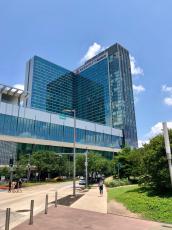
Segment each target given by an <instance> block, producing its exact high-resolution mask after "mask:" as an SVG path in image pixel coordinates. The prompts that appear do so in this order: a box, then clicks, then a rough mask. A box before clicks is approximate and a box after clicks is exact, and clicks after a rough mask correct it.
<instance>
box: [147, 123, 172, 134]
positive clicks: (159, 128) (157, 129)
mask: <svg viewBox="0 0 172 230" xmlns="http://www.w3.org/2000/svg"><path fill="white" fill-rule="evenodd" d="M167 127H168V128H169V129H171V128H172V121H168V122H167ZM160 133H162V122H158V123H156V124H155V125H154V126H152V127H151V129H150V131H149V132H148V133H147V134H146V136H147V137H148V138H152V137H155V136H157V135H158V134H160Z"/></svg>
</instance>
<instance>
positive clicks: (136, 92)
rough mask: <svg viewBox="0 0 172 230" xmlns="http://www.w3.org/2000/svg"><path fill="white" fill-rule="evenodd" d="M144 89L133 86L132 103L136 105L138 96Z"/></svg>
mask: <svg viewBox="0 0 172 230" xmlns="http://www.w3.org/2000/svg"><path fill="white" fill-rule="evenodd" d="M145 90H146V89H145V88H144V86H143V85H134V84H133V93H134V102H135V103H137V102H138V100H139V98H138V95H139V94H141V93H143V92H144V91H145Z"/></svg>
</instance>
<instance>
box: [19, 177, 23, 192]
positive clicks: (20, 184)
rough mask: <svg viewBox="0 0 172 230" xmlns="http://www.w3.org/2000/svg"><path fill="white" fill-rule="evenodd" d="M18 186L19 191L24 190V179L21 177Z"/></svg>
mask: <svg viewBox="0 0 172 230" xmlns="http://www.w3.org/2000/svg"><path fill="white" fill-rule="evenodd" d="M18 186H19V187H18V188H19V191H20V192H22V179H21V178H20V179H19V181H18Z"/></svg>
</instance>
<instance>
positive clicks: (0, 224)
mask: <svg viewBox="0 0 172 230" xmlns="http://www.w3.org/2000/svg"><path fill="white" fill-rule="evenodd" d="M55 191H57V192H58V198H61V197H63V196H66V195H68V194H71V192H72V182H62V183H51V184H45V185H37V186H32V187H29V188H25V189H23V191H22V192H18V193H8V192H7V191H5V192H0V230H3V229H4V224H5V210H6V208H11V217H10V226H11V227H14V226H16V225H18V224H19V223H22V222H23V221H25V220H26V219H28V217H29V212H26V211H25V210H27V209H29V208H30V201H31V200H34V215H35V214H37V213H39V212H40V211H42V210H44V208H45V195H46V194H48V196H49V202H51V201H54V199H55V198H54V197H55ZM21 210H24V211H25V212H21Z"/></svg>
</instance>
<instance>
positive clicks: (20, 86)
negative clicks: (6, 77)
mask: <svg viewBox="0 0 172 230" xmlns="http://www.w3.org/2000/svg"><path fill="white" fill-rule="evenodd" d="M13 87H14V88H17V89H21V90H24V85H23V84H15V85H13Z"/></svg>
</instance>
